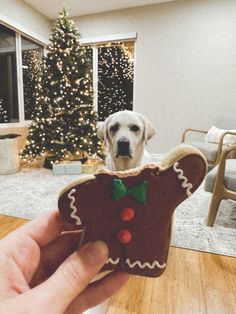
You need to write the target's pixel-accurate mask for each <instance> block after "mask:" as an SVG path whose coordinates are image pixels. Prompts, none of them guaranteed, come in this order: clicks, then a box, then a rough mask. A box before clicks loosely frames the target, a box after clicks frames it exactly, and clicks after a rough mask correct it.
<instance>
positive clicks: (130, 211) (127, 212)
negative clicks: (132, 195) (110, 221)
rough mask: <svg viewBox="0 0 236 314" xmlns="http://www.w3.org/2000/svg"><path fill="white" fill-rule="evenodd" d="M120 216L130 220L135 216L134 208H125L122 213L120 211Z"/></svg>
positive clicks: (124, 219) (122, 218)
mask: <svg viewBox="0 0 236 314" xmlns="http://www.w3.org/2000/svg"><path fill="white" fill-rule="evenodd" d="M120 218H121V220H123V221H130V220H132V219H133V218H134V210H133V208H130V207H126V208H123V209H122V211H121V213H120Z"/></svg>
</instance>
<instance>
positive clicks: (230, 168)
mask: <svg viewBox="0 0 236 314" xmlns="http://www.w3.org/2000/svg"><path fill="white" fill-rule="evenodd" d="M232 151H236V144H234V145H231V146H229V147H227V148H225V149H224V150H223V152H222V154H221V156H220V161H219V165H218V166H216V167H215V168H214V169H212V170H211V171H210V172H209V173H208V174H207V176H206V180H205V190H206V191H208V192H212V199H211V204H210V208H209V212H208V218H207V225H208V226H210V227H212V226H213V225H214V222H215V218H216V215H217V212H218V208H219V205H220V202H221V201H222V200H223V199H232V200H235V201H236V159H227V157H228V155H229V154H230V153H231V152H232Z"/></svg>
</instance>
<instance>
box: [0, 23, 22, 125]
mask: <svg viewBox="0 0 236 314" xmlns="http://www.w3.org/2000/svg"><path fill="white" fill-rule="evenodd" d="M16 68H17V66H16V40H15V32H14V31H12V30H10V29H7V28H6V27H4V26H2V25H0V100H1V105H2V107H3V109H4V111H5V112H6V116H7V121H8V122H18V121H19V109H18V91H17V70H16Z"/></svg>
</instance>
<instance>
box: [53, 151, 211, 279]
mask: <svg viewBox="0 0 236 314" xmlns="http://www.w3.org/2000/svg"><path fill="white" fill-rule="evenodd" d="M206 169H207V164H206V160H205V158H204V157H203V155H202V154H201V152H200V151H199V150H197V149H195V148H193V147H190V146H179V147H176V148H175V149H174V150H172V151H171V152H170V153H169V154H168V155H167V156H166V157H165V158H164V159H163V161H162V162H161V163H152V164H148V165H146V166H144V167H142V168H135V169H132V170H128V171H119V172H112V171H109V170H102V171H100V172H98V173H96V174H95V175H88V176H86V177H82V178H80V179H78V180H76V181H74V182H72V183H70V184H69V185H68V186H66V187H65V188H64V189H63V190H62V192H61V193H60V196H59V200H58V206H59V211H60V213H61V216H62V217H63V219H65V220H66V221H67V222H69V223H71V224H75V225H76V226H77V227H78V229H83V230H84V234H83V243H87V242H89V241H95V240H102V241H104V242H106V244H107V245H108V247H109V259H108V261H107V263H106V265H105V266H104V268H103V270H112V269H116V268H119V269H122V270H123V271H126V272H127V273H130V274H136V275H142V276H148V277H157V276H159V275H161V274H162V273H163V272H164V270H165V268H166V264H167V257H168V251H169V246H170V238H171V226H172V215H173V213H174V210H175V208H176V207H177V206H178V205H179V204H180V203H181V202H183V201H184V200H185V199H186V198H187V197H189V196H190V195H191V194H192V193H193V192H194V191H195V190H196V189H197V188H198V187H199V185H200V184H201V182H202V181H203V179H204V176H205V173H206ZM189 210H191V208H190V209H189Z"/></svg>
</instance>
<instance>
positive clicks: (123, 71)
mask: <svg viewBox="0 0 236 314" xmlns="http://www.w3.org/2000/svg"><path fill="white" fill-rule="evenodd" d="M133 77H134V63H133V58H132V57H131V56H130V51H129V49H128V48H127V47H126V45H125V44H116V45H115V46H106V47H100V48H99V49H98V108H99V120H105V119H106V117H108V116H109V115H110V114H112V113H115V112H117V111H121V110H125V109H127V110H132V107H133Z"/></svg>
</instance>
